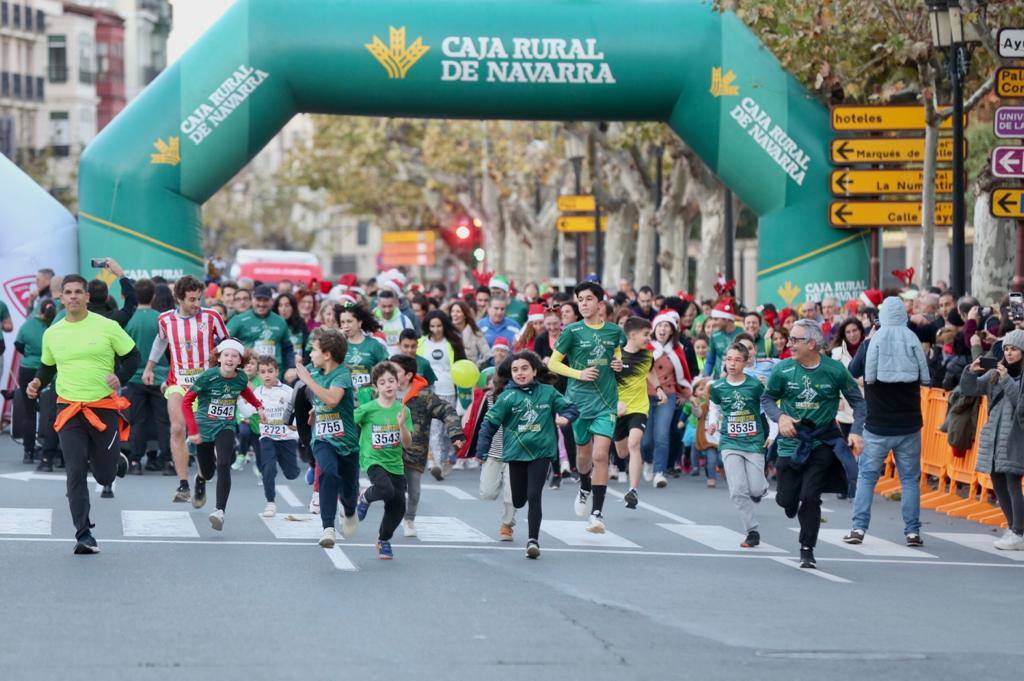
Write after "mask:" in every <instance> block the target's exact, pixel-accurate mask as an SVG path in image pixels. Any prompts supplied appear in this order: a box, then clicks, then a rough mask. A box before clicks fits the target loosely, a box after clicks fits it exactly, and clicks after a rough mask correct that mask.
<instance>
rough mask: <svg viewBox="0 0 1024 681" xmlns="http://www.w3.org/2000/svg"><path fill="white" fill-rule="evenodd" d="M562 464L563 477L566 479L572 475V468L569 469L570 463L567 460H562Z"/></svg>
mask: <svg viewBox="0 0 1024 681" xmlns="http://www.w3.org/2000/svg"><path fill="white" fill-rule="evenodd" d="M561 464H562V465H561V466H560V468H561V469H562V477H563V478H564V477H566V476H568V475H569V474H570V473H572V468H570V467H569V462H568V461H566V460H565V459H563V460H562V462H561Z"/></svg>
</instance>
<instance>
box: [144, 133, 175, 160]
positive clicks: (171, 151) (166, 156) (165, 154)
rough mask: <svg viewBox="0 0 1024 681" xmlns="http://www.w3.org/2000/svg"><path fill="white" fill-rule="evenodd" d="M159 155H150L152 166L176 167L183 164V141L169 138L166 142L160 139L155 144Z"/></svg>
mask: <svg viewBox="0 0 1024 681" xmlns="http://www.w3.org/2000/svg"><path fill="white" fill-rule="evenodd" d="M153 146H154V147H156V151H157V153H155V154H150V155H149V162H150V164H152V165H157V164H163V165H169V166H176V165H178V164H179V163H181V141H180V138H178V137H168V138H167V141H166V142H164V141H163V140H162V139H158V140H157V141H156V142H153Z"/></svg>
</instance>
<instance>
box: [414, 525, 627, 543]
mask: <svg viewBox="0 0 1024 681" xmlns="http://www.w3.org/2000/svg"><path fill="white" fill-rule="evenodd" d="M417 522H419V521H417ZM540 530H541V532H543V533H545V534H550V535H551V536H552V537H554V538H555V539H557V540H558V541H560V542H562V543H564V544H568V545H569V546H593V547H600V548H619V549H638V548H640V545H639V544H634V543H633V542H631V541H630V540H628V539H626V538H625V537H620V536H619V535H617V534H615V533H614V532H608V531H607V530H606V531H605V533H604V534H591V533H590V532H587V521H585V520H545V521H544V522H542V523H541V525H540Z"/></svg>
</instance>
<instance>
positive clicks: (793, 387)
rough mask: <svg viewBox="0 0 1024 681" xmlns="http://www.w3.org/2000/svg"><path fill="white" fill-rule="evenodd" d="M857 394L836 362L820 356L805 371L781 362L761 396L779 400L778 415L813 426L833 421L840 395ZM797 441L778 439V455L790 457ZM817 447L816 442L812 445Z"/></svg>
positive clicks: (795, 364) (854, 384) (792, 363)
mask: <svg viewBox="0 0 1024 681" xmlns="http://www.w3.org/2000/svg"><path fill="white" fill-rule="evenodd" d="M853 391H857V392H858V393H859V391H860V388H858V387H857V382H856V381H855V380H854V378H853V376H851V375H850V372H849V371H847V370H846V367H844V366H843V365H842V364H841V363H840V362H838V361H836V360H834V359H832V358H831V357H825V356H824V355H822V356H821V362H820V363H819V364H818V366H816V367H815V368H813V369H805V368H804V367H803V365H801V364H800V363H799V362H797V361H796V360H795V359H792V358H790V359H784V360H782V361H781V362H779V363H778V364H777V365H776V366H775V368H774V369H772V374H771V376H769V377H768V386H767V388H766V389H765V395H767V396H768V397H770V398H771V399H773V400H778V401H779V407H780V408H781V409H782V413H784V414H786V415H787V416H790V417H792V418H794V419H796V420H797V421H801V420H803V419H809V420H810V421H812V422H813V423H814V424H815V425H816V426H819V427H820V426H824V425H826V424H828V423H831V422H833V421H835V420H836V411H837V410H838V409H839V398H840V396H841V395H842V393H844V392H846V393H850V394H852V393H853ZM799 442H800V441H799V440H798V439H797V438H795V437H781V436H780V437H779V439H778V443H779V456H790V455H791V454H792V453H793V452H794V451H796V448H797V445H798V444H799ZM813 444H814V445H815V446H817V445H818V444H819V443H817V442H815V443H813Z"/></svg>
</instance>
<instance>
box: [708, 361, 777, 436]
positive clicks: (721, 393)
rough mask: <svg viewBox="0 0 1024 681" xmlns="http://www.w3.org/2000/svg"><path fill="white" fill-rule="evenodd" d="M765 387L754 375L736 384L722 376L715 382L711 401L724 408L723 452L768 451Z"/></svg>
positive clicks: (721, 430) (712, 387) (722, 427)
mask: <svg viewBox="0 0 1024 681" xmlns="http://www.w3.org/2000/svg"><path fill="white" fill-rule="evenodd" d="M763 393H764V386H763V385H761V381H759V380H757V379H756V378H754V377H753V376H748V375H746V374H744V375H743V382H742V383H740V384H739V385H733V384H732V383H730V382H729V381H728V379H725V378H720V379H718V380H717V381H715V382H714V383H712V384H711V401H712V402H714V403H715V404H717V405H718V407H719V408H720V409H721V410H722V418H721V421H719V423H718V431H719V433H720V435H719V437H720V439H721V441H720V442H719V446H718V448H719V449H720V450H721V451H725V450H727V449H732V450H736V451H740V452H753V453H754V454H762V453H764V438H765V433H764V427H763V426H762V424H761V395H762V394H763Z"/></svg>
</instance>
